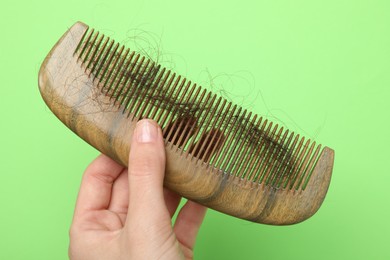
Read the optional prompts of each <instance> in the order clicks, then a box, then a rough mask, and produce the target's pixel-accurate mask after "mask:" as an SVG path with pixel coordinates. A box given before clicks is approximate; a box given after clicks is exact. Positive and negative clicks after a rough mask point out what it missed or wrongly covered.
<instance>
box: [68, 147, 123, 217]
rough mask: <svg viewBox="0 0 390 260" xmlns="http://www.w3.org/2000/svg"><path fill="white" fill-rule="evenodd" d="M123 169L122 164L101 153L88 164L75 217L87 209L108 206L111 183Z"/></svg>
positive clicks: (99, 208) (91, 209) (100, 208)
mask: <svg viewBox="0 0 390 260" xmlns="http://www.w3.org/2000/svg"><path fill="white" fill-rule="evenodd" d="M123 169H124V167H123V166H121V165H119V164H118V163H116V162H115V161H113V160H112V159H110V158H109V157H107V156H105V155H103V154H102V155H100V156H98V157H97V158H96V159H95V160H94V161H93V162H92V163H91V164H90V165H89V166H88V168H87V169H86V170H85V173H84V176H83V179H82V181H81V186H80V191H79V195H78V198H77V203H76V209H75V218H77V217H78V216H79V215H81V214H83V213H85V212H87V211H93V210H102V209H107V208H108V205H109V203H110V199H111V190H112V185H113V183H114V181H115V180H116V178H117V177H118V176H119V174H120V173H121V172H122V171H123Z"/></svg>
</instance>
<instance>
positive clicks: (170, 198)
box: [164, 188, 181, 218]
mask: <svg viewBox="0 0 390 260" xmlns="http://www.w3.org/2000/svg"><path fill="white" fill-rule="evenodd" d="M164 200H165V205H166V206H167V209H168V212H169V215H170V216H171V218H172V216H173V215H174V214H175V212H176V210H177V207H178V206H179V204H180V200H181V196H180V195H179V194H177V193H175V192H173V191H171V190H168V189H167V188H164Z"/></svg>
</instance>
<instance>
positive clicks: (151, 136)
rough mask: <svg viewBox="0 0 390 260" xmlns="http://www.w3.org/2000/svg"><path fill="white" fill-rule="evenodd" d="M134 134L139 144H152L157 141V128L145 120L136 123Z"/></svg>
mask: <svg viewBox="0 0 390 260" xmlns="http://www.w3.org/2000/svg"><path fill="white" fill-rule="evenodd" d="M136 132H137V141H138V142H139V143H152V142H155V141H156V140H157V126H156V125H155V124H153V123H152V122H151V121H149V120H147V119H144V120H141V121H139V122H138V123H137V129H136Z"/></svg>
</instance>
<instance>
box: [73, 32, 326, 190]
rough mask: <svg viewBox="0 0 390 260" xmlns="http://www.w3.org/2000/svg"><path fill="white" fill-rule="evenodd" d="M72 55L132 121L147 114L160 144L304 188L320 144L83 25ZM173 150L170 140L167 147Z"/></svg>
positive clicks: (252, 176)
mask: <svg viewBox="0 0 390 260" xmlns="http://www.w3.org/2000/svg"><path fill="white" fill-rule="evenodd" d="M74 56H75V57H76V58H77V60H78V61H79V62H80V63H81V65H82V66H83V68H84V69H85V72H86V73H87V74H88V75H89V76H90V77H92V78H93V81H94V83H95V84H96V85H97V87H98V88H99V89H100V90H101V92H102V93H104V94H105V95H107V96H109V97H110V99H111V100H112V103H113V105H114V106H115V107H117V109H118V110H119V109H120V110H122V112H123V113H126V114H127V116H128V117H129V118H130V119H132V120H138V119H141V118H152V119H154V120H156V121H157V122H158V123H159V125H160V126H161V127H162V128H163V135H164V138H165V141H166V143H167V144H170V145H176V146H178V147H180V148H181V151H182V155H183V156H192V157H193V158H195V159H196V160H197V161H199V163H207V164H208V165H209V166H210V167H214V168H217V169H220V170H221V171H222V172H223V173H225V174H229V175H233V176H237V177H240V178H241V179H245V180H247V181H250V182H253V183H258V184H264V185H266V186H270V187H273V188H283V189H295V190H299V189H305V187H306V185H307V183H308V181H309V179H310V176H311V173H312V171H313V168H314V166H315V164H316V162H317V160H318V158H319V154H320V152H321V145H316V143H315V142H310V140H307V141H306V142H305V138H304V137H299V135H295V134H294V133H290V132H289V131H288V130H285V129H283V127H282V128H279V126H278V125H273V123H272V122H269V121H268V120H263V118H262V117H259V116H257V115H253V114H252V113H251V112H248V111H246V110H243V109H242V108H241V107H239V106H236V105H233V104H232V103H230V102H227V100H225V99H224V98H221V97H217V96H216V95H214V94H213V93H211V92H209V91H207V90H205V89H203V88H202V87H199V86H197V85H196V84H193V83H191V82H190V81H187V80H186V79H185V78H182V77H181V76H177V75H176V74H173V73H171V71H169V70H166V69H165V68H161V66H160V65H158V64H156V63H155V62H153V61H152V60H150V59H148V58H145V57H144V56H141V55H140V54H138V53H136V52H135V51H130V49H125V48H124V47H123V46H119V44H118V43H115V42H114V41H113V40H110V38H108V37H105V36H104V35H102V34H99V32H96V31H95V30H93V29H91V30H87V31H86V32H85V34H84V36H83V37H82V39H81V41H80V43H79V44H78V46H77V48H76V50H75V52H74ZM171 148H172V149H173V146H171Z"/></svg>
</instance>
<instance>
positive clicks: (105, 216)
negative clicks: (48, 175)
mask: <svg viewBox="0 0 390 260" xmlns="http://www.w3.org/2000/svg"><path fill="white" fill-rule="evenodd" d="M164 172H165V150H164V143H163V139H162V132H161V129H160V127H159V126H158V125H157V124H156V123H155V122H154V121H152V120H148V119H146V120H141V121H139V122H138V123H137V126H136V130H135V132H134V135H133V138H132V142H131V150H130V155H129V167H128V169H127V168H124V167H122V166H121V165H119V164H117V163H116V162H114V161H113V160H111V159H110V158H108V157H107V156H105V155H100V156H99V157H98V158H97V159H95V160H94V161H93V162H92V163H91V164H90V165H89V167H88V168H87V170H86V171H85V174H84V176H83V180H82V183H81V188H80V192H79V196H78V199H77V203H76V208H75V213H74V218H73V223H72V225H71V229H70V246H69V257H70V259H72V260H78V259H82V260H89V259H93V260H96V259H109V260H114V259H170V260H172V259H192V258H193V247H194V244H195V239H196V235H197V233H198V230H199V227H200V225H201V223H202V221H203V218H204V215H205V213H206V208H205V207H204V206H201V205H199V204H196V203H194V202H191V201H188V202H187V203H186V204H185V205H184V206H183V208H182V209H181V210H180V212H179V214H178V216H177V218H176V222H175V223H174V225H173V227H172V223H171V218H172V216H173V215H174V213H175V211H176V209H177V207H178V205H179V202H180V196H179V195H177V194H175V193H173V192H171V191H169V190H166V189H165V188H163V178H164Z"/></svg>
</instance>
